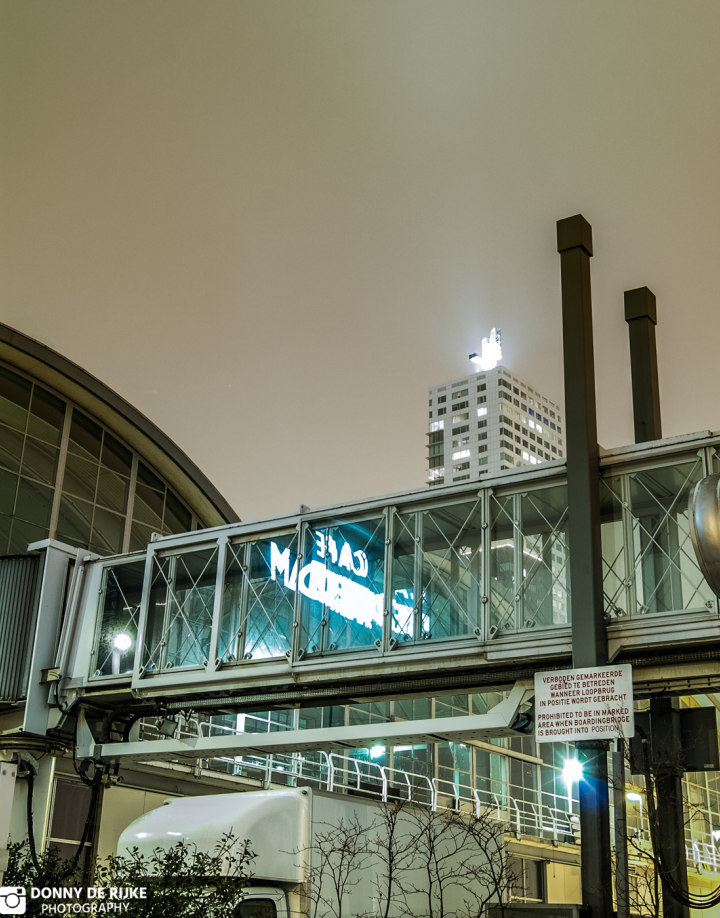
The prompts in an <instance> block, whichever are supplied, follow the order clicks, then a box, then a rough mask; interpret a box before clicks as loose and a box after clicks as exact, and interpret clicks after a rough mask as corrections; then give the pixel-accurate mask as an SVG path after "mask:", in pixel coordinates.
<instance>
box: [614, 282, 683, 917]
mask: <svg viewBox="0 0 720 918" xmlns="http://www.w3.org/2000/svg"><path fill="white" fill-rule="evenodd" d="M624 299H625V321H626V322H627V323H628V331H629V335H630V370H631V374H632V391H633V419H634V422H635V442H636V443H646V442H647V441H648V440H659V439H661V437H662V420H661V415H660V386H659V382H658V364H657V347H656V344H655V326H656V325H657V303H656V300H655V294H654V293H653V292H652V290H650V289H649V288H648V287H638V288H636V289H635V290H626V291H625V296H624ZM670 574H671V577H672V574H673V571H672V570H671V571H670ZM650 731H651V736H652V750H653V764H654V766H655V767H656V771H657V774H656V777H655V784H656V788H657V815H658V823H659V826H658V829H659V831H658V836H659V838H660V839H661V840H662V842H663V854H664V857H665V860H666V862H667V865H668V868H669V869H670V870H671V872H672V874H673V876H674V878H675V880H676V882H677V883H678V884H679V885H680V886H681V887H682V888H683V889H684V890H686V891H687V888H688V878H687V860H686V857H685V814H684V810H683V797H682V741H681V734H680V709H679V704H678V701H677V699H676V698H653V699H652V700H651V701H650ZM662 894H663V895H662V899H663V915H664V916H665V918H688V915H689V910H688V908H687V907H686V906H684V905H681V904H680V903H679V902H678V901H677V900H675V899H673V897H672V895H671V894H670V890H669V889H668V888H667V886H666V884H665V883H663V890H662Z"/></svg>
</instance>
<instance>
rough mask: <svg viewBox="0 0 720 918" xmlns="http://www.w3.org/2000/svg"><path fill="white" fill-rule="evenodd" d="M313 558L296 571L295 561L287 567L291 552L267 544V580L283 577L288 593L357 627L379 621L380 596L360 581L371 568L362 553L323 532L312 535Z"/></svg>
mask: <svg viewBox="0 0 720 918" xmlns="http://www.w3.org/2000/svg"><path fill="white" fill-rule="evenodd" d="M314 535H315V542H314V545H313V555H316V556H317V557H313V559H312V560H311V561H309V562H308V563H307V564H305V565H304V566H303V567H301V568H300V569H299V570H298V562H297V560H296V561H294V562H293V564H292V568H291V566H290V563H291V558H290V549H289V548H286V549H284V550H283V551H281V550H280V548H279V547H278V545H277V544H276V543H275V542H271V543H270V577H271V579H272V580H276V579H277V576H278V575H281V576H282V580H283V585H284V586H285V588H286V589H288V590H292V591H295V590H298V589H299V590H300V592H301V593H302V594H303V595H304V596H307V597H308V599H311V600H313V601H315V602H319V603H322V605H324V606H325V607H326V608H328V609H330V610H331V611H332V612H337V613H338V614H339V615H342V616H343V618H346V619H353V620H354V621H356V622H357V623H358V624H359V625H365V626H367V627H370V626H371V625H377V624H379V623H381V622H382V616H383V594H382V593H375V592H373V590H371V589H370V588H369V587H367V586H365V585H364V584H363V583H359V582H358V581H359V580H367V579H368V576H369V570H370V565H369V563H368V557H367V554H366V553H365V552H364V551H359V550H358V551H354V550H353V549H352V547H351V545H350V543H349V542H342V544H341V545H338V542H337V541H336V540H335V539H334V538H333V536H332V535H331V534H329V533H327V532H326V531H324V530H320V531H318V532H316V533H315V534H314ZM328 561H329V562H331V563H332V564H333V565H334V566H335V567H339V568H342V569H344V570H346V571H347V572H348V574H350V575H351V576H346V575H345V574H341V573H339V572H337V571H333V570H331V569H329V568H328V566H327V565H328Z"/></svg>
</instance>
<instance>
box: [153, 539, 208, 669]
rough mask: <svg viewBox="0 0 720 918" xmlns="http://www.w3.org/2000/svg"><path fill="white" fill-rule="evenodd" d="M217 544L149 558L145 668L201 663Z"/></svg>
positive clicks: (168, 667)
mask: <svg viewBox="0 0 720 918" xmlns="http://www.w3.org/2000/svg"><path fill="white" fill-rule="evenodd" d="M216 570H217V546H213V547H212V548H205V549H199V550H197V551H192V552H186V553H184V554H180V555H171V556H170V557H165V558H157V557H156V558H155V559H154V561H153V579H152V587H151V594H150V605H149V615H148V640H147V643H146V648H145V655H144V657H145V663H144V665H145V668H146V669H147V671H148V672H155V671H156V670H158V669H170V668H173V667H179V666H201V665H203V663H204V661H205V660H207V657H208V654H209V652H210V632H211V629H212V615H213V603H214V600H215V575H216Z"/></svg>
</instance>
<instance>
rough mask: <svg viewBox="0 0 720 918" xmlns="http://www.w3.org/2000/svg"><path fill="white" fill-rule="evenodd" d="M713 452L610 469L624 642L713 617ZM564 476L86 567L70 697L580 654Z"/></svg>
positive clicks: (709, 447)
mask: <svg viewBox="0 0 720 918" xmlns="http://www.w3.org/2000/svg"><path fill="white" fill-rule="evenodd" d="M716 439H717V438H715V439H713V438H700V439H699V440H697V442H693V441H692V440H691V439H688V438H685V440H686V441H687V442H680V443H673V444H670V445H663V444H661V445H660V446H659V447H657V448H654V449H650V450H646V451H645V452H637V451H636V450H635V451H633V450H632V449H631V448H628V449H626V450H625V451H622V450H620V451H615V452H614V453H611V454H608V455H607V456H605V457H604V458H603V460H602V469H601V471H602V479H601V485H600V487H601V495H600V497H601V517H602V545H603V574H604V593H605V604H606V609H607V612H608V615H609V617H610V619H611V627H613V628H615V629H616V630H617V629H618V628H621V627H622V625H623V623H624V622H625V621H626V620H627V619H636V620H638V621H643V620H647V616H648V615H654V614H668V613H670V614H672V613H681V612H682V613H688V612H694V613H696V618H697V619H698V622H699V621H700V619H701V618H702V613H705V615H706V617H707V616H708V615H710V611H711V610H715V609H716V600H715V598H714V597H713V596H712V594H711V592H710V590H709V587H708V586H707V584H706V583H705V580H704V579H703V577H702V575H701V573H700V570H699V567H698V565H697V562H696V559H695V556H694V553H693V550H692V547H691V543H690V537H689V522H688V511H687V501H688V496H689V494H690V492H691V490H692V488H693V487H694V485H695V483H696V482H697V481H698V480H700V478H702V477H703V476H704V475H706V474H708V473H709V472H710V471H713V470H714V469H715V467H716V466H717V465H718V459H717V457H716V455H715V446H714V445H713V444H714V443H715V440H716ZM564 476H565V469H564V464H563V463H562V462H551V463H547V464H544V465H542V466H538V467H535V468H534V469H533V470H532V471H528V470H527V469H516V470H514V471H507V472H503V473H501V475H500V476H498V477H497V478H496V479H494V480H492V481H487V482H485V481H483V482H481V483H480V484H481V485H482V486H481V487H478V483H475V484H472V485H468V486H464V487H453V488H448V489H437V490H432V491H423V492H410V493H407V494H404V495H399V496H398V497H395V498H390V499H382V500H378V501H364V502H358V503H356V504H346V505H343V506H340V507H334V508H329V509H327V510H324V511H307V512H303V513H302V514H299V515H296V516H292V517H286V518H283V519H277V520H269V521H264V522H263V521H261V522H258V523H250V524H237V525H233V526H226V527H223V528H221V529H217V530H208V531H205V532H193V533H187V534H185V535H181V536H172V537H165V538H162V539H159V540H158V541H156V542H153V543H151V544H150V545H149V546H148V550H147V553H146V555H145V556H138V555H130V556H125V557H118V558H114V559H107V560H104V559H101V560H99V561H95V562H91V563H90V564H89V569H90V575H89V576H88V577H86V579H85V589H84V594H83V597H82V600H81V602H80V605H79V606H78V608H77V609H74V610H72V609H71V610H68V615H66V627H67V628H68V629H72V633H73V634H74V635H75V638H74V647H73V652H72V653H70V654H69V655H68V659H66V660H64V661H63V663H62V667H61V668H62V671H63V684H62V686H61V692H63V691H64V692H68V691H70V690H71V689H73V687H74V686H75V685H82V692H88V691H94V690H95V689H97V690H102V691H109V690H111V689H112V688H113V687H114V686H116V687H117V688H118V690H122V691H126V690H127V689H128V688H132V689H133V690H134V691H135V693H136V695H137V696H138V697H145V696H148V695H153V694H165V693H167V692H173V693H175V694H179V693H185V694H187V695H190V696H192V695H205V696H207V695H208V694H209V693H212V692H215V691H221V690H227V688H228V687H229V686H231V687H233V688H235V689H236V690H237V691H240V692H241V691H245V690H246V689H248V688H250V687H256V686H258V685H266V686H267V685H277V684H287V683H288V681H292V679H293V674H295V675H296V676H301V675H305V674H313V675H317V674H321V673H322V674H323V675H322V678H327V679H334V680H336V681H337V679H338V678H340V677H339V676H338V675H337V674H338V673H342V674H343V676H345V677H346V678H354V677H357V676H362V677H364V678H366V677H367V676H368V674H369V673H378V674H392V673H396V672H397V670H398V668H399V667H402V668H403V671H405V672H410V671H413V672H426V670H427V666H428V662H429V661H430V660H433V661H434V662H436V663H437V664H438V665H442V663H443V661H448V660H449V658H450V657H454V658H456V659H458V658H460V657H462V656H463V655H465V656H467V657H469V656H472V657H473V658H475V659H476V660H477V659H480V658H481V655H482V654H485V658H486V660H487V661H488V662H489V663H490V662H493V661H495V662H501V661H504V660H518V659H525V660H532V659H533V658H543V657H544V656H547V655H548V654H550V655H554V656H555V657H557V654H558V653H569V651H570V624H571V617H572V598H571V596H570V591H569V548H568V542H567V496H566V485H565V477H564ZM698 616H699V617H698ZM703 621H704V620H703ZM708 622H709V618H708ZM695 624H696V625H697V622H695ZM706 624H707V623H706ZM703 627H705V626H704V625H703ZM707 627H708V628H710V627H711V624H707ZM656 632H657V629H656ZM662 633H663V634H665V635H668V637H667V640H668V641H669V642H670V644H672V645H673V646H675V645H676V643H677V641H676V640H675V636H674V633H672V634H671V633H670V631H668V629H667V628H664V629H663V631H662ZM708 633H709V632H708ZM658 634H659V632H658V633H656V634H654V635H653V641H654V642H657V641H658V640H660V637H659V636H658ZM698 635H699V632H697V629H696V632H695V638H696V639H697V638H698ZM621 638H622V636H621V635H620V636H619V637H618V641H621ZM644 639H645V638H644V636H643V637H642V640H644ZM637 640H641V638H637ZM66 643H67V642H66ZM627 646H630V645H629V644H628V645H627Z"/></svg>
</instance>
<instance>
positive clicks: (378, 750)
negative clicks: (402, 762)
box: [370, 746, 385, 759]
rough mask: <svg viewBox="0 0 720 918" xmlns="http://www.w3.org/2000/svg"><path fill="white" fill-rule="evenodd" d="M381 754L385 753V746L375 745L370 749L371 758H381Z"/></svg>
mask: <svg viewBox="0 0 720 918" xmlns="http://www.w3.org/2000/svg"><path fill="white" fill-rule="evenodd" d="M381 755H385V747H384V746H373V747H372V749H371V750H370V758H371V759H379V758H380V756H381Z"/></svg>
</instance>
